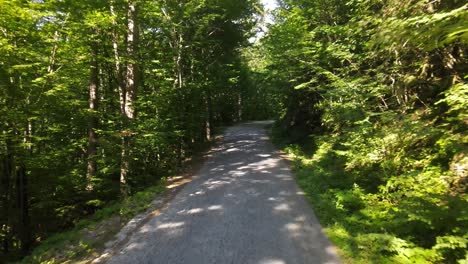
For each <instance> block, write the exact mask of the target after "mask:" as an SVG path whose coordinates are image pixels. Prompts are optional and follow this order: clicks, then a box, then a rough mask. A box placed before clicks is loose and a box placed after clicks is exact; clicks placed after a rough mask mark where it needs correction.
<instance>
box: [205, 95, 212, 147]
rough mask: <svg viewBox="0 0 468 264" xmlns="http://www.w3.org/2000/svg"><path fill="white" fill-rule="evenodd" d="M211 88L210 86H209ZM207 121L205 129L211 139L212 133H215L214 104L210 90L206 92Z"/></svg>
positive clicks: (207, 137) (207, 136)
mask: <svg viewBox="0 0 468 264" xmlns="http://www.w3.org/2000/svg"><path fill="white" fill-rule="evenodd" d="M208 89H209V88H208ZM205 100H206V102H205V104H206V122H205V131H206V139H207V140H208V141H209V140H211V137H212V133H213V105H212V101H211V92H210V91H209V90H208V91H207V92H206V98H205Z"/></svg>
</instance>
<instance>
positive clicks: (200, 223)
mask: <svg viewBox="0 0 468 264" xmlns="http://www.w3.org/2000/svg"><path fill="white" fill-rule="evenodd" d="M265 124H266V122H252V123H246V124H241V125H237V126H234V127H230V128H228V129H227V130H226V132H225V134H224V138H223V139H222V140H220V143H219V144H218V145H217V147H215V148H214V149H212V150H211V152H210V153H209V157H208V159H207V160H206V162H205V164H204V165H203V167H202V168H201V169H200V171H199V172H198V173H197V174H196V175H195V176H194V180H193V181H192V182H191V183H189V184H187V185H186V186H185V187H184V189H183V190H181V191H180V192H179V193H178V194H177V196H176V197H175V198H174V199H173V200H172V201H171V202H169V204H168V206H167V207H166V208H165V209H163V211H162V212H161V214H160V215H158V216H156V217H154V218H152V219H151V220H150V221H148V222H147V223H146V224H145V225H143V226H142V227H141V228H140V229H139V230H138V231H136V232H135V233H134V234H133V235H132V236H131V238H130V239H129V240H128V242H127V243H126V244H125V245H124V246H123V247H122V248H121V249H120V250H119V251H118V252H117V253H116V254H115V255H114V256H112V257H111V258H110V259H109V260H108V263H158V264H166V263H167V264H178V263H184V264H211V263H217V264H218V263H219V264H230V263H232V264H249V263H252V264H285V263H287V264H293V263H297V264H299V263H327V264H332V263H341V261H340V260H339V258H338V256H337V253H336V250H335V248H334V247H333V246H332V245H331V243H330V242H329V241H328V239H327V238H326V237H325V235H324V234H323V232H322V227H321V226H320V224H319V222H318V221H317V219H316V217H315V216H314V213H313V212H312V209H311V208H310V206H309V205H308V203H307V201H306V199H305V197H304V196H303V193H302V192H301V190H300V189H299V188H298V186H297V185H296V183H295V181H294V179H293V177H292V175H291V172H290V170H289V168H288V166H287V164H286V162H285V161H284V160H282V159H281V158H280V156H279V155H278V154H277V153H276V152H275V150H274V147H273V146H272V145H271V143H270V142H269V139H268V137H267V134H266V131H265V130H264V129H263V127H264V126H265Z"/></svg>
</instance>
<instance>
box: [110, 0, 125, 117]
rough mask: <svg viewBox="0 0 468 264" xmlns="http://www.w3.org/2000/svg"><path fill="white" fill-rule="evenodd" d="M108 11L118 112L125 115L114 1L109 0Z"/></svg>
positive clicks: (123, 87)
mask: <svg viewBox="0 0 468 264" xmlns="http://www.w3.org/2000/svg"><path fill="white" fill-rule="evenodd" d="M110 13H111V15H112V17H113V19H112V25H113V26H114V29H113V31H112V49H113V51H114V67H115V69H114V71H115V78H116V80H117V87H118V91H119V98H120V113H121V114H122V115H125V83H124V78H123V72H122V65H121V60H120V53H119V34H118V32H117V22H116V21H115V17H116V14H115V11H114V1H111V3H110Z"/></svg>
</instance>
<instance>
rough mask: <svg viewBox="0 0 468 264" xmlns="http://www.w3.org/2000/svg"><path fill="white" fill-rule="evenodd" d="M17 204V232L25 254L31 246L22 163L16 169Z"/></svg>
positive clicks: (26, 186) (24, 174)
mask: <svg viewBox="0 0 468 264" xmlns="http://www.w3.org/2000/svg"><path fill="white" fill-rule="evenodd" d="M16 190H17V204H18V210H19V219H18V220H19V221H18V222H19V225H18V234H19V240H20V242H21V251H22V253H23V254H26V253H27V252H28V251H29V249H30V247H31V229H30V227H29V201H28V199H29V197H28V179H27V175H26V168H25V166H24V165H20V166H18V168H17V169H16Z"/></svg>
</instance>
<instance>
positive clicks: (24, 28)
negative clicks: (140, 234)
mask: <svg viewBox="0 0 468 264" xmlns="http://www.w3.org/2000/svg"><path fill="white" fill-rule="evenodd" d="M260 12H261V5H260V4H259V3H257V1H252V0H245V1H237V0H236V1H234V0H206V1H175V0H161V1H148V0H114V1H84V0H83V1H81V0H80V1H76V0H64V1H63V0H50V1H45V0H44V1H28V0H1V1H0V54H1V56H0V111H1V113H0V131H1V134H0V137H1V140H0V160H1V168H0V171H1V186H0V187H1V191H0V212H1V213H0V228H1V229H0V250H1V253H2V254H1V255H0V258H2V259H4V257H2V256H15V255H16V256H17V255H22V254H26V253H28V252H29V251H30V250H31V248H32V247H34V246H35V245H37V244H38V243H39V242H41V241H43V240H44V239H45V238H47V237H48V236H49V235H50V234H52V233H54V232H59V231H61V230H64V229H66V228H70V227H72V226H73V225H74V224H76V222H77V221H78V220H79V219H80V218H83V217H85V216H87V215H90V214H93V212H95V211H96V210H97V209H99V208H101V207H102V206H104V205H106V204H107V203H108V202H110V201H113V200H119V199H123V198H125V197H126V196H128V195H131V194H132V193H135V192H137V191H139V190H141V189H144V188H147V187H149V186H151V185H153V184H156V183H157V182H158V181H159V180H160V179H161V178H163V177H165V176H168V175H172V174H174V173H176V172H177V171H178V170H179V169H180V168H181V166H182V164H183V162H184V160H186V159H187V158H189V157H190V156H191V155H192V153H193V152H194V151H196V150H197V148H198V147H199V146H200V145H202V144H203V143H204V142H206V141H208V140H210V137H212V135H213V129H214V127H216V126H220V125H226V124H231V123H233V122H236V121H239V120H241V119H243V118H244V117H246V118H249V117H251V116H252V115H253V114H255V116H256V117H258V118H265V117H267V116H268V115H270V113H269V112H268V110H267V109H266V108H265V107H262V106H261V105H262V102H258V103H256V102H255V100H257V97H256V96H255V95H256V92H255V91H253V90H247V87H249V85H247V83H248V76H247V75H248V71H247V68H246V66H245V63H243V56H242V54H241V49H240V48H241V47H242V46H245V45H246V44H248V41H247V39H248V38H250V37H251V36H252V35H253V34H254V26H255V25H256V23H257V20H259V19H260V16H257V15H256V14H258V13H260ZM247 104H249V105H252V107H244V105H247Z"/></svg>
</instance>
